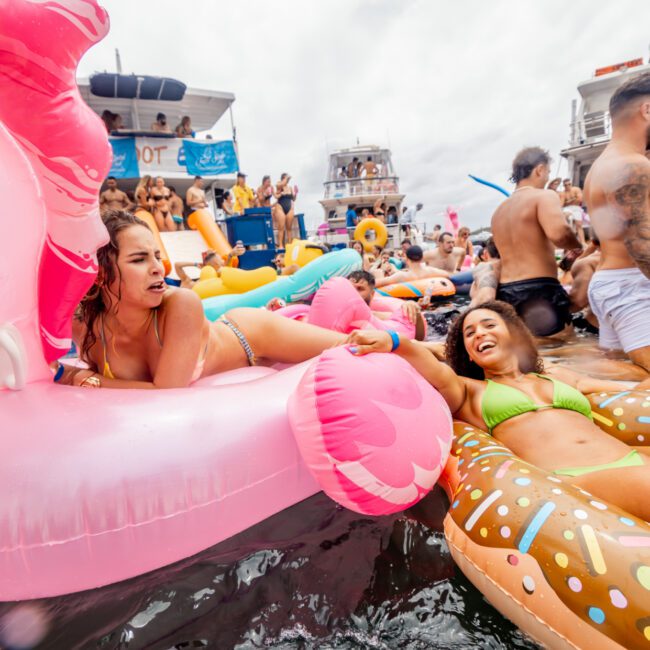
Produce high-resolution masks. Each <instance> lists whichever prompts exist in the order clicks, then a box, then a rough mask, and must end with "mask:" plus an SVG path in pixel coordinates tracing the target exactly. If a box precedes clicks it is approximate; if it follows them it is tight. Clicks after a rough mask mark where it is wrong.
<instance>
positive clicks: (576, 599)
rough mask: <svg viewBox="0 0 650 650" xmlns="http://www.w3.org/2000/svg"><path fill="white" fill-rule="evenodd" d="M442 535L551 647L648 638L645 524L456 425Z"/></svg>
mask: <svg viewBox="0 0 650 650" xmlns="http://www.w3.org/2000/svg"><path fill="white" fill-rule="evenodd" d="M454 433H455V439H454V442H453V444H452V453H451V456H450V461H449V463H448V465H447V467H446V469H445V473H444V475H443V478H442V483H443V485H444V486H445V488H446V490H447V493H448V496H449V500H450V503H451V507H450V509H449V511H448V514H447V516H446V518H445V522H444V529H445V537H446V539H447V543H448V545H449V548H450V551H451V554H452V557H453V558H454V560H455V562H456V564H458V566H459V567H460V568H461V570H462V571H463V573H464V574H465V575H466V576H467V577H468V578H469V580H470V581H471V582H473V583H474V585H475V586H476V587H477V588H478V589H479V590H480V591H482V592H483V594H484V595H485V597H486V598H487V599H488V600H489V601H490V602H491V603H492V605H494V606H495V607H496V608H497V609H498V610H499V611H500V612H501V613H502V614H503V615H504V616H506V617H508V618H509V619H510V620H511V621H513V623H515V624H516V625H517V626H518V627H520V628H521V629H523V630H524V631H525V632H527V633H528V634H530V635H531V636H532V637H533V638H534V639H536V640H537V641H539V642H541V643H542V644H543V645H544V646H545V647H549V648H567V649H568V648H571V649H575V648H589V647H593V648H641V647H644V648H645V647H647V642H648V640H649V639H650V616H649V615H648V614H649V612H648V607H647V603H648V590H650V561H649V557H648V548H650V525H648V524H647V523H646V522H644V521H642V520H640V519H638V518H636V517H633V516H632V515H630V514H629V513H626V512H625V511H623V510H621V509H620V508H618V507H616V506H613V505H611V504H608V503H606V502H604V501H603V500H601V499H595V498H593V497H592V496H591V495H590V494H588V493H587V492H585V491H584V490H581V489H579V488H577V487H575V486H573V485H571V484H570V483H568V482H566V481H563V480H560V479H559V478H557V477H556V476H553V475H552V474H551V473H550V472H548V471H545V470H542V469H539V468H537V467H535V466H533V465H531V464H529V463H526V462H524V461H523V460H521V459H520V458H518V457H517V456H515V455H514V454H513V453H512V452H511V451H510V450H509V449H508V448H507V447H505V446H503V445H502V444H501V443H499V442H498V441H497V440H496V439H495V438H493V437H492V436H490V435H488V434H487V433H485V432H484V431H480V430H479V429H476V428H474V427H472V426H469V425H467V424H465V423H462V422H455V423H454Z"/></svg>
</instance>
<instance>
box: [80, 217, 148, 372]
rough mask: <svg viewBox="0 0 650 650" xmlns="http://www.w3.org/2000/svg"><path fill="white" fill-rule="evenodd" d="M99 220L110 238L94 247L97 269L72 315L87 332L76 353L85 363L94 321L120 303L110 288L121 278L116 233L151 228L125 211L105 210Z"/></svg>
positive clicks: (92, 341)
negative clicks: (138, 228) (137, 227)
mask: <svg viewBox="0 0 650 650" xmlns="http://www.w3.org/2000/svg"><path fill="white" fill-rule="evenodd" d="M102 219H103V221H104V225H105V226H106V230H108V236H109V241H108V243H107V244H105V245H104V246H102V247H101V248H100V249H98V250H97V263H98V266H99V272H98V273H97V277H96V278H95V282H94V284H93V286H92V287H90V289H89V290H88V293H86V295H85V296H84V297H83V298H82V300H81V302H80V303H79V306H78V307H77V311H76V312H75V318H76V319H77V320H78V321H80V322H82V323H83V324H84V325H85V326H86V333H85V334H84V338H83V341H82V342H81V350H80V355H79V356H80V357H81V359H82V360H83V361H86V362H88V361H89V357H88V352H89V351H90V349H91V348H92V347H93V345H95V343H96V342H97V336H96V334H95V327H94V326H95V321H96V320H97V318H99V317H100V316H101V314H103V313H104V312H106V311H107V310H108V309H110V308H111V307H112V306H113V304H114V303H119V301H120V299H121V297H122V296H121V289H120V288H119V287H118V290H117V293H114V292H113V291H111V289H110V288H109V287H110V285H111V284H113V282H114V281H115V280H116V279H117V278H118V277H119V278H120V280H121V274H120V270H119V268H118V266H117V256H118V253H119V251H120V249H119V246H118V243H117V236H118V235H119V234H120V233H121V232H123V231H124V230H127V229H128V228H132V227H133V226H143V227H144V228H146V229H147V230H150V228H149V226H148V225H147V224H146V223H145V222H144V221H142V219H138V217H136V216H135V215H133V214H131V213H130V212H126V211H125V210H107V211H106V212H105V213H104V215H103V216H102Z"/></svg>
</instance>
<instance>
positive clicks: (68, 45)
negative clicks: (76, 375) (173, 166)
mask: <svg viewBox="0 0 650 650" xmlns="http://www.w3.org/2000/svg"><path fill="white" fill-rule="evenodd" d="M0 13H1V14H2V16H3V18H2V32H1V33H0V123H1V124H2V126H3V127H4V131H5V137H3V138H0V148H1V152H0V154H2V157H3V159H4V160H5V164H3V165H2V167H3V170H4V171H6V172H7V173H8V176H7V177H6V178H4V179H3V181H2V184H3V185H4V188H5V190H6V191H4V192H3V197H4V200H6V201H8V204H5V205H9V206H10V207H11V210H10V214H3V216H2V219H3V221H4V220H7V223H4V224H3V227H5V228H9V229H10V232H11V233H12V237H11V238H4V240H3V241H4V242H5V243H4V244H3V250H2V256H1V259H0V277H2V276H3V275H5V273H4V271H5V267H6V269H7V272H6V273H7V275H8V276H9V278H10V280H11V285H10V286H7V287H3V288H2V289H0V298H7V299H6V300H3V301H0V302H3V303H4V304H3V305H2V307H0V325H2V324H3V323H7V322H8V323H13V324H14V325H15V326H16V328H17V329H18V331H19V333H20V337H21V339H22V342H23V344H24V347H25V349H26V350H27V357H28V360H29V363H28V372H27V381H33V380H34V379H38V378H40V377H43V376H44V374H45V372H46V370H47V369H46V368H45V365H44V364H43V361H42V360H41V361H40V363H39V362H38V361H36V359H35V358H34V350H35V349H38V348H39V347H41V348H42V352H43V356H44V357H45V361H46V362H50V361H53V360H55V359H57V358H59V357H60V356H61V355H62V354H65V352H67V351H68V350H69V348H70V345H71V322H72V315H73V312H74V309H75V307H76V305H77V304H78V303H79V301H80V299H81V298H82V297H83V295H84V293H85V292H86V291H87V289H88V288H89V287H90V285H91V284H92V282H93V280H94V278H95V275H96V273H97V258H96V251H97V248H98V247H99V246H101V245H102V244H104V243H105V242H106V241H107V233H106V229H105V228H104V225H103V224H102V221H101V219H100V216H99V205H98V191H99V188H100V186H101V183H102V180H103V179H104V177H105V176H106V174H107V172H108V170H109V168H110V162H111V148H110V145H109V143H108V139H107V137H106V131H105V129H104V126H103V124H102V122H101V120H100V119H99V117H98V116H97V115H95V113H93V111H92V110H91V109H90V108H89V107H88V106H87V105H86V104H85V103H84V102H83V100H82V99H81V95H80V94H79V90H78V88H77V85H76V81H75V73H76V68H77V64H78V62H79V59H80V58H81V56H82V55H83V53H84V52H86V50H88V48H90V47H91V46H92V45H94V44H95V43H97V42H98V41H100V40H101V39H102V38H103V37H104V36H105V35H106V34H107V32H108V16H107V14H106V12H105V11H104V9H102V8H101V7H100V6H99V5H98V4H97V3H96V2H94V0H53V1H51V2H44V1H43V0H0ZM11 140H13V142H10V141H11ZM5 154H7V156H8V157H7V158H5ZM6 161H10V162H9V163H7V162H6ZM11 161H16V165H14V164H13V163H12V162H11ZM37 261H38V277H37V278H36V277H35V276H34V275H33V274H32V273H31V270H30V268H27V267H34V266H36V263H37ZM15 267H17V268H18V269H19V271H20V272H19V273H18V272H15V271H14V270H13V269H14V268H15ZM3 280H4V278H3Z"/></svg>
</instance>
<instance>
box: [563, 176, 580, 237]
mask: <svg viewBox="0 0 650 650" xmlns="http://www.w3.org/2000/svg"><path fill="white" fill-rule="evenodd" d="M562 183H563V185H564V191H563V192H560V200H561V201H562V207H563V208H564V212H565V213H566V214H567V216H568V217H569V223H570V224H571V226H573V229H574V230H575V231H576V234H577V235H578V239H579V240H580V243H582V244H584V243H585V235H584V229H583V225H582V220H583V214H582V190H581V189H580V188H579V187H575V186H574V185H572V184H571V179H570V178H565V179H564V180H563V181H562Z"/></svg>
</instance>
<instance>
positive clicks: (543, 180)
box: [492, 147, 582, 336]
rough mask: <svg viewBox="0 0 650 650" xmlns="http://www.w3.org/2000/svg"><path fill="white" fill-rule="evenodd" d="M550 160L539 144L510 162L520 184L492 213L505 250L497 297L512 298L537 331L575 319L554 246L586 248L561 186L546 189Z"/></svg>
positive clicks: (552, 331)
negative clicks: (559, 274)
mask: <svg viewBox="0 0 650 650" xmlns="http://www.w3.org/2000/svg"><path fill="white" fill-rule="evenodd" d="M550 161H551V159H550V157H549V155H548V153H547V152H546V151H544V150H543V149H540V148H539V147H530V148H528V149H523V150H522V151H520V152H519V153H518V154H517V156H516V157H515V159H514V161H513V163H512V180H513V181H514V182H515V183H516V184H517V187H516V188H515V190H514V191H513V193H512V196H510V198H507V199H506V200H505V201H504V202H503V203H501V205H499V207H498V208H497V210H496V212H495V213H494V215H493V216H492V234H493V237H494V243H495V244H496V246H497V248H498V249H499V253H500V254H501V278H500V283H499V286H498V289H497V298H498V299H499V300H503V301H505V302H507V303H509V304H511V305H512V306H513V307H514V308H515V309H516V311H517V313H518V314H519V316H520V317H521V318H522V319H523V320H524V322H525V323H526V325H527V326H528V328H529V329H530V330H531V332H532V333H533V334H535V336H550V335H552V334H557V333H559V332H561V331H562V330H564V328H565V327H566V326H567V325H568V324H569V323H570V322H571V312H570V306H571V303H570V301H569V296H568V295H567V293H566V292H565V291H564V289H563V288H562V286H561V285H560V283H559V281H558V279H557V264H556V262H555V248H556V247H557V248H563V249H565V250H568V251H571V255H572V256H573V257H574V258H575V257H577V256H578V255H579V254H580V253H581V252H582V245H581V244H580V242H579V241H578V238H577V237H576V235H575V233H574V232H573V230H572V229H571V227H570V226H569V224H568V223H567V220H566V218H565V216H564V214H563V212H562V206H561V205H560V198H559V196H558V194H557V192H552V191H549V190H546V189H544V188H545V187H546V184H547V183H548V178H549V174H550ZM522 251H525V254H522Z"/></svg>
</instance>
